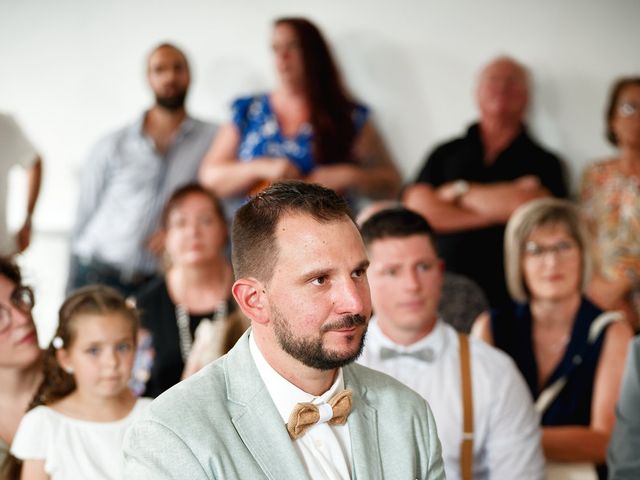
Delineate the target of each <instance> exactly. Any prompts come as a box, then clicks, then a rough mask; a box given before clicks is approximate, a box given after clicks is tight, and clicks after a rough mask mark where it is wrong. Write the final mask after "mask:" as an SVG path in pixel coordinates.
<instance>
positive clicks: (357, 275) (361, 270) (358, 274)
mask: <svg viewBox="0 0 640 480" xmlns="http://www.w3.org/2000/svg"><path fill="white" fill-rule="evenodd" d="M365 273H367V271H366V270H365V269H364V268H358V269H357V270H354V271H353V273H352V274H351V276H352V277H353V278H361V277H364V275H365Z"/></svg>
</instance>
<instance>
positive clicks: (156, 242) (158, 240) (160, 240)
mask: <svg viewBox="0 0 640 480" xmlns="http://www.w3.org/2000/svg"><path fill="white" fill-rule="evenodd" d="M164 239H165V233H164V230H156V231H155V232H154V233H153V234H152V235H151V236H150V237H149V238H148V239H147V250H149V251H150V252H151V253H153V254H154V255H155V256H156V257H160V256H161V255H162V252H164Z"/></svg>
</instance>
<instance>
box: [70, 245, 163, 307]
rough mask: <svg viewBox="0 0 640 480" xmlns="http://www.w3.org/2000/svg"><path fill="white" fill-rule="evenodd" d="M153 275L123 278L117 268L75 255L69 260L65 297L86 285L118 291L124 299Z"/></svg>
mask: <svg viewBox="0 0 640 480" xmlns="http://www.w3.org/2000/svg"><path fill="white" fill-rule="evenodd" d="M151 278H153V275H146V274H135V275H133V276H132V277H131V278H125V277H124V275H123V273H122V272H121V271H120V270H118V269H117V268H115V267H113V266H111V265H108V264H106V263H104V262H100V261H97V260H90V261H86V260H84V259H81V258H80V257H78V256H76V255H73V254H72V255H71V258H70V260H69V278H68V280H67V289H66V293H67V295H68V294H69V293H71V292H73V291H74V290H76V289H78V288H80V287H84V286H87V285H106V286H107V287H111V288H114V289H116V290H117V291H119V292H120V293H121V294H122V295H123V296H124V297H125V298H126V297H129V296H131V295H133V294H134V293H136V292H137V291H138V290H139V289H140V287H142V286H143V285H144V284H145V283H147V282H148V281H149V280H151Z"/></svg>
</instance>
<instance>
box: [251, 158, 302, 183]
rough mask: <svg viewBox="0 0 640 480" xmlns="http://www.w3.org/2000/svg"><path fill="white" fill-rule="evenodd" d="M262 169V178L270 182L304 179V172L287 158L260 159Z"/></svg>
mask: <svg viewBox="0 0 640 480" xmlns="http://www.w3.org/2000/svg"><path fill="white" fill-rule="evenodd" d="M259 161H260V162H261V164H260V168H261V170H262V175H261V176H262V178H263V179H265V180H267V181H269V182H277V181H278V180H296V179H300V178H302V172H300V170H299V169H298V167H297V166H296V165H295V164H294V163H293V162H292V161H291V160H289V159H288V158H285V157H275V158H269V157H263V158H260V159H259Z"/></svg>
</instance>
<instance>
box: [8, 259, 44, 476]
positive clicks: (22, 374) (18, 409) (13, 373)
mask: <svg viewBox="0 0 640 480" xmlns="http://www.w3.org/2000/svg"><path fill="white" fill-rule="evenodd" d="M33 304H34V299H33V292H32V291H31V289H30V288H29V287H26V286H24V285H23V284H22V275H21V274H20V270H19V269H18V267H17V266H16V265H15V264H14V263H13V262H12V261H11V260H9V259H8V258H4V257H0V478H3V479H4V478H15V477H17V473H16V472H15V471H14V472H10V471H9V469H11V468H12V467H15V466H16V464H15V463H14V462H10V461H7V458H8V451H9V445H10V444H11V442H12V441H13V436H14V435H15V433H16V429H17V428H18V424H19V423H20V419H21V418H22V416H23V415H24V412H25V411H26V410H27V407H28V405H29V402H30V401H31V399H32V398H33V394H34V392H35V391H36V388H37V387H38V385H39V384H40V382H41V380H42V373H41V368H40V367H41V365H40V362H41V359H42V352H41V350H40V348H39V346H38V336H37V333H36V328H35V325H34V323H33V318H32V317H31V310H32V308H33Z"/></svg>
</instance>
